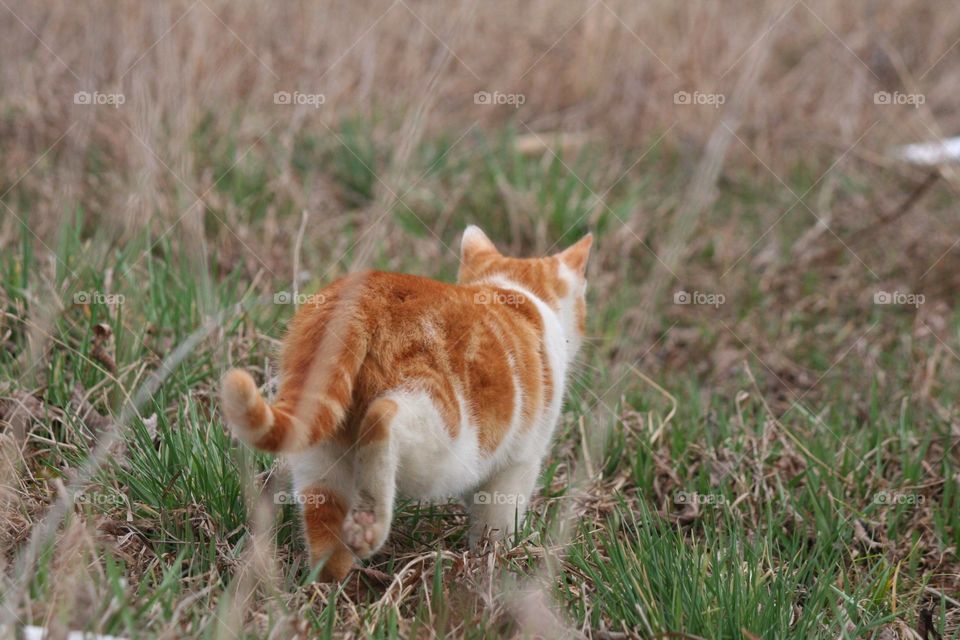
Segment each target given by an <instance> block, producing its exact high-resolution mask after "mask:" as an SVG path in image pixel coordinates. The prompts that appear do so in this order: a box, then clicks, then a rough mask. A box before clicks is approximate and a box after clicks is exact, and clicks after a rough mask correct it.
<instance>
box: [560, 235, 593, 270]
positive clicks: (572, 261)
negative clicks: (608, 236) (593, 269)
mask: <svg viewBox="0 0 960 640" xmlns="http://www.w3.org/2000/svg"><path fill="white" fill-rule="evenodd" d="M592 244H593V234H592V233H588V234H587V235H585V236H583V237H582V238H580V239H579V240H577V242H576V244H574V245H573V246H570V247H567V248H566V249H564V250H563V251H561V252H560V254H559V257H560V260H561V261H563V264H565V265H567V266H568V267H570V268H571V269H573V270H574V271H576V272H577V273H578V274H580V277H581V278H582V277H584V276H585V275H586V273H587V260H588V259H589V258H590V246H591V245H592Z"/></svg>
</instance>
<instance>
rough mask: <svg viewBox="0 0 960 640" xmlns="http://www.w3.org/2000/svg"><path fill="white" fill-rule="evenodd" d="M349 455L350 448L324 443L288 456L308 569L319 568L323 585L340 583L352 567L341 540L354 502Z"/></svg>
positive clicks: (351, 559) (350, 559)
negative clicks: (306, 553)
mask: <svg viewBox="0 0 960 640" xmlns="http://www.w3.org/2000/svg"><path fill="white" fill-rule="evenodd" d="M352 454H353V452H352V451H351V450H350V449H349V447H346V446H343V445H340V444H336V443H324V444H323V445H321V446H316V447H313V448H311V449H310V450H308V451H305V452H303V453H300V454H296V455H291V456H290V457H289V462H290V466H291V470H292V471H293V485H294V489H295V494H294V495H295V499H296V502H297V504H298V505H299V507H300V510H301V515H302V518H303V533H304V537H305V539H306V546H307V550H308V551H309V554H310V566H311V567H316V566H317V565H320V566H321V569H320V574H319V579H320V580H321V581H322V582H339V581H340V580H342V579H343V578H345V577H346V575H347V573H349V572H350V569H351V568H352V566H353V553H352V552H351V551H350V548H349V546H347V544H346V542H345V541H344V537H343V522H344V519H345V518H346V515H347V513H348V512H349V511H350V505H351V504H352V503H353V500H354V490H353V455H352Z"/></svg>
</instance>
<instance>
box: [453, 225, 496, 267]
mask: <svg viewBox="0 0 960 640" xmlns="http://www.w3.org/2000/svg"><path fill="white" fill-rule="evenodd" d="M484 253H495V254H497V255H499V254H500V252H499V251H497V248H496V247H495V246H493V243H492V242H490V238H488V237H487V234H485V233H484V232H483V231H481V230H480V227H478V226H477V225H475V224H472V225H470V226H469V227H467V228H466V230H464V232H463V239H462V240H461V241H460V261H461V262H464V263H466V262H470V261H471V260H472V259H473V258H475V257H477V256H479V255H481V254H484Z"/></svg>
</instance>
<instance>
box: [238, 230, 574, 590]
mask: <svg viewBox="0 0 960 640" xmlns="http://www.w3.org/2000/svg"><path fill="white" fill-rule="evenodd" d="M591 243H592V238H591V236H590V235H587V236H585V237H584V238H583V239H581V240H580V241H579V242H577V243H576V244H574V245H573V246H571V247H570V248H568V249H566V250H565V251H563V252H561V253H559V254H556V255H553V256H550V257H547V258H534V259H516V258H508V257H505V256H503V255H501V254H500V252H498V251H497V249H496V248H495V247H494V246H493V243H492V242H490V240H489V239H488V238H487V236H486V235H484V233H483V232H482V231H481V230H480V229H479V228H477V227H475V226H470V227H468V228H467V229H466V231H465V232H464V234H463V240H462V245H461V267H460V273H459V276H458V283H457V284H456V285H453V284H446V283H443V282H437V281H435V280H429V279H427V278H420V277H417V276H411V275H404V274H397V273H383V272H365V273H357V274H352V275H348V276H346V277H344V278H342V279H340V280H338V281H336V282H334V283H333V284H331V285H330V286H329V287H327V288H326V289H324V290H323V291H321V292H320V293H319V294H317V295H315V296H313V298H312V301H311V302H310V303H309V304H305V305H303V306H301V307H300V309H299V310H298V311H297V313H296V315H295V317H294V318H293V320H292V322H291V325H290V328H289V333H288V335H287V337H286V340H285V341H284V347H283V351H282V356H281V363H280V365H281V378H280V389H279V393H278V397H277V400H276V403H275V404H273V405H269V404H267V403H266V402H265V401H264V399H263V398H262V397H261V395H260V393H259V391H258V390H257V385H256V384H255V383H254V380H253V378H252V377H251V376H250V374H248V373H247V372H246V371H243V370H240V369H232V370H230V371H228V372H227V374H226V376H225V377H224V379H223V387H222V402H221V406H222V409H223V412H224V414H225V416H226V419H227V422H228V424H229V425H230V427H231V429H232V430H233V432H234V433H235V434H236V436H238V437H239V438H240V439H242V440H243V441H245V442H246V443H248V444H250V445H252V446H254V447H257V448H259V449H263V450H265V451H270V452H274V453H283V454H286V455H287V456H288V459H289V461H290V464H291V467H292V470H293V485H294V491H295V493H296V495H297V502H298V503H299V504H301V505H302V507H303V524H304V532H305V535H306V539H307V543H308V547H309V550H310V560H311V562H312V563H313V564H317V563H323V567H322V570H321V572H320V579H321V580H324V581H337V580H341V579H342V578H344V577H345V576H346V574H347V573H348V572H349V570H350V569H351V567H352V565H353V558H354V555H356V556H358V557H360V558H367V557H369V556H371V555H372V554H373V553H375V552H376V551H377V550H378V549H380V547H381V546H382V545H383V543H384V542H385V540H386V539H387V535H388V533H389V531H390V523H391V519H392V517H393V502H394V496H395V494H396V493H397V492H398V491H399V492H400V493H401V494H402V495H405V496H408V497H411V498H425V499H429V498H434V497H449V496H455V495H459V496H463V497H464V499H465V501H466V503H467V505H468V507H469V510H470V515H471V531H470V540H471V544H474V543H475V542H476V541H477V539H479V538H480V537H481V536H483V535H484V534H489V535H491V536H495V537H504V536H506V535H509V534H510V533H512V532H513V531H514V530H515V527H516V525H517V524H519V523H520V522H521V521H522V519H523V516H524V512H525V510H526V507H527V505H528V504H529V501H530V494H531V492H532V491H533V489H534V485H535V483H536V480H537V476H538V474H539V472H540V465H541V462H542V460H543V458H544V456H545V455H546V453H547V451H548V449H549V446H550V439H551V437H552V435H553V431H554V428H555V427H556V424H557V419H558V418H559V415H560V408H561V403H562V400H563V392H564V388H565V384H566V379H567V370H568V367H569V365H570V363H571V361H572V360H573V357H574V355H575V354H576V352H577V350H578V348H579V347H580V342H581V338H582V336H583V332H584V323H585V314H586V305H585V301H584V294H585V292H586V287H587V284H586V278H585V271H586V266H587V258H588V256H589V252H590V245H591ZM475 492H476V493H475Z"/></svg>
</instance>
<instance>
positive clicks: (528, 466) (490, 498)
mask: <svg viewBox="0 0 960 640" xmlns="http://www.w3.org/2000/svg"><path fill="white" fill-rule="evenodd" d="M539 473H540V463H539V461H537V462H522V463H513V464H511V465H510V466H507V467H505V468H503V469H501V470H499V471H497V472H495V473H494V474H493V475H492V476H490V477H489V478H488V479H487V480H486V481H485V482H484V483H483V484H481V485H480V487H479V488H478V489H477V491H476V492H475V493H473V494H472V495H467V496H466V503H467V506H468V508H469V510H470V546H471V547H476V545H477V543H478V542H479V541H480V540H481V539H482V538H484V537H488V538H489V539H491V540H505V539H507V537H508V536H510V535H512V534H513V533H514V531H516V529H517V527H519V526H520V525H522V524H523V517H524V515H525V514H526V511H527V506H529V504H530V497H531V495H532V494H533V489H534V486H535V485H536V483H537V476H538V475H539Z"/></svg>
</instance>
